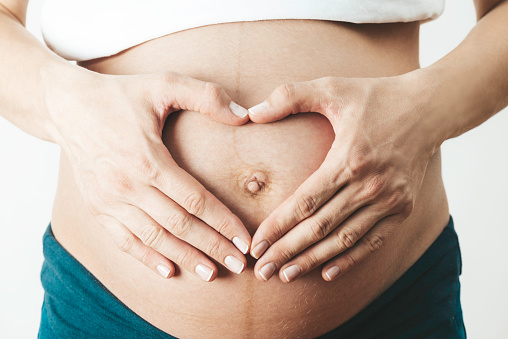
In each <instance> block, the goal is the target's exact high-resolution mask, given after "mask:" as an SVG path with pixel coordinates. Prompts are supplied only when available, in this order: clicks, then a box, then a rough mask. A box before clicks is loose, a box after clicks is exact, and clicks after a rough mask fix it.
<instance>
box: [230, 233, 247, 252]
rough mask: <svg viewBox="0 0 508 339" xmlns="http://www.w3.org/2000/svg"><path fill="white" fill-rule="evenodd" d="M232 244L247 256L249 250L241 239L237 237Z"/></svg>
mask: <svg viewBox="0 0 508 339" xmlns="http://www.w3.org/2000/svg"><path fill="white" fill-rule="evenodd" d="M233 244H234V245H235V246H236V248H238V249H239V250H240V251H241V252H242V253H243V254H247V251H248V250H249V246H248V245H247V244H246V243H245V241H243V240H242V239H240V238H238V237H234V238H233Z"/></svg>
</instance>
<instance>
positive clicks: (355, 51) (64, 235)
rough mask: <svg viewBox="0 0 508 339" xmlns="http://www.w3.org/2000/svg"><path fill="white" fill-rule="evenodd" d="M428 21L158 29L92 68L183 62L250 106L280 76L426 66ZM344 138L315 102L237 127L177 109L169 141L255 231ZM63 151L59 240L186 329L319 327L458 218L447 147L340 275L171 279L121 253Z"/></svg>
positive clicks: (206, 333)
mask: <svg viewBox="0 0 508 339" xmlns="http://www.w3.org/2000/svg"><path fill="white" fill-rule="evenodd" d="M417 32H418V26H417V24H397V25H377V26H375V25H374V26H358V25H343V24H337V23H331V22H323V21H314V20H304V21H301V20H284V21H279V20H273V21H260V22H248V23H231V24H220V25H213V26H206V27H200V28H197V29H191V30H187V31H183V32H179V33H175V34H171V35H168V36H165V37H163V38H159V39H156V40H152V41H150V42H147V43H145V44H142V45H140V46H137V47H134V48H132V49H130V50H128V51H126V52H123V53H121V54H119V55H117V56H114V57H110V58H105V59H101V60H95V61H92V62H88V63H85V64H83V66H85V67H87V68H90V69H92V70H95V71H97V72H103V73H110V74H134V73H146V72H157V71H167V70H171V71H176V72H179V73H183V74H186V75H189V76H193V77H195V78H198V79H201V80H207V81H213V82H217V83H219V84H221V85H222V86H223V87H224V88H225V89H226V91H227V92H228V94H229V95H230V96H231V97H232V99H233V100H235V101H236V102H238V103H239V104H241V105H243V106H245V107H250V106H252V105H254V104H256V103H259V102H260V101H262V100H264V99H265V97H266V96H267V95H268V94H269V93H270V92H271V91H272V90H273V89H274V88H275V87H276V86H277V85H279V84H282V83H284V82H288V81H304V80H310V79H315V78H319V77H322V76H328V75H334V76H356V77H363V76H388V75H395V74H400V73H404V72H407V71H410V70H412V69H414V68H416V67H418V48H417V41H418V34H417ZM333 139H334V134H333V130H332V128H331V125H330V124H329V122H328V121H327V120H326V119H325V118H324V117H323V116H321V115H319V114H316V113H305V114H299V115H294V116H291V117H288V118H286V119H284V120H281V121H278V122H274V123H269V124H254V123H252V122H249V123H247V124H246V125H243V126H237V127H233V126H227V125H223V124H220V123H217V122H215V121H213V120H211V119H210V118H208V117H206V116H203V115H201V114H199V113H197V112H192V111H181V112H178V113H174V114H172V115H171V116H170V117H169V118H168V120H167V122H166V125H165V128H164V131H163V141H164V143H165V144H166V146H167V147H168V149H169V151H170V153H171V154H172V156H173V157H174V159H175V160H176V162H177V163H178V164H179V165H180V166H181V167H182V168H183V169H185V170H186V171H188V172H189V173H190V174H192V175H193V176H194V177H195V178H197V179H198V180H199V181H200V182H201V183H202V184H203V185H204V186H205V187H206V188H207V189H208V190H210V191H211V192H212V193H213V194H214V195H215V196H217V197H218V198H219V199H220V200H221V201H222V202H223V203H224V204H225V205H226V206H228V207H229V208H230V209H231V211H232V212H233V213H235V214H237V215H238V216H239V217H240V219H241V220H242V221H243V222H244V224H245V226H246V227H247V228H248V230H249V232H250V233H251V235H252V234H254V232H255V231H256V229H257V227H258V225H259V224H260V223H261V221H262V220H263V219H265V218H266V217H267V216H268V215H269V214H270V213H271V212H272V211H273V210H274V209H275V208H276V207H277V206H278V205H279V204H280V203H282V202H283V201H284V200H285V199H286V198H287V197H288V196H289V195H291V194H292V193H293V192H294V191H295V190H296V188H297V187H298V186H299V185H300V184H301V183H302V182H303V181H304V180H305V179H306V178H307V177H309V175H311V174H312V172H314V171H315V170H316V169H317V168H318V167H319V165H320V164H321V163H322V161H323V159H324V158H325V156H326V153H327V152H328V150H329V148H330V146H331V143H332V141H333ZM82 206H83V204H82V201H81V198H80V196H79V192H78V190H77V188H76V185H75V183H74V180H73V177H72V172H71V168H70V165H69V163H68V161H67V159H66V157H65V155H64V154H63V155H62V160H61V171H60V181H59V186H58V190H57V198H56V200H55V205H54V212H53V218H52V226H53V232H54V234H55V237H56V238H57V239H58V240H59V241H60V242H61V243H62V245H63V246H64V247H65V248H66V249H67V250H68V251H69V252H71V253H72V254H73V255H74V256H75V257H76V258H77V259H78V260H79V261H80V262H81V263H82V264H83V265H84V266H85V267H86V268H87V269H89V270H90V271H91V272H92V273H93V274H94V275H95V276H96V277H97V278H98V279H99V280H100V281H101V282H102V283H103V284H104V285H105V286H106V287H107V288H108V289H109V290H110V291H111V292H112V293H113V294H114V295H115V296H117V297H118V298H119V299H120V300H121V301H123V302H124V303H125V304H126V305H127V306H128V307H130V308H131V309H132V310H134V311H135V312H136V313H137V314H139V315H140V316H141V317H143V318H144V319H146V320H147V321H148V322H150V323H152V324H153V325H154V326H156V327H158V328H160V329H162V330H163V331H166V332H168V333H169V334H172V335H174V336H177V337H183V338H188V337H192V338H241V337H249V338H255V337H257V338H268V337H273V338H285V337H288V338H291V337H301V338H306V337H315V336H318V335H321V334H323V333H326V332H328V331H330V330H332V329H333V328H335V327H337V326H338V325H340V324H342V323H343V322H345V321H346V320H348V319H349V318H351V317H352V316H353V315H354V314H356V313H357V312H359V311H360V310H361V309H362V308H364V307H365V306H366V305H368V303H370V302H371V301H372V300H373V299H374V298H375V297H376V296H378V295H380V294H381V293H382V292H383V291H384V290H385V289H386V288H388V287H389V286H390V285H391V284H392V283H393V282H394V281H395V280H396V279H397V278H398V277H400V275H401V274H402V273H403V272H404V271H405V270H406V269H407V268H409V266H410V265H411V264H412V263H414V262H415V261H416V259H417V258H418V257H419V256H420V255H421V254H422V253H423V252H424V251H425V249H426V248H427V247H428V246H429V245H430V243H431V242H432V241H433V240H434V239H435V238H436V237H437V235H438V234H439V233H440V231H441V229H442V228H443V227H444V226H445V225H446V223H447V221H448V210H447V205H446V198H445V195H444V190H443V187H442V182H441V177H440V164H439V154H436V155H435V156H434V158H433V159H432V160H431V162H430V163H429V167H428V169H427V174H426V177H425V179H424V183H423V187H422V191H421V193H420V195H419V200H418V201H417V203H416V205H415V208H414V212H413V214H412V215H411V217H410V218H408V219H407V220H406V221H405V222H404V225H403V227H401V228H400V229H401V231H400V232H397V234H396V235H394V236H393V237H392V238H391V239H389V240H387V241H386V243H385V245H384V247H383V248H382V249H381V250H379V251H378V252H377V253H376V254H375V255H372V256H371V257H370V258H369V259H367V260H366V261H364V262H363V263H361V264H360V265H358V267H357V268H356V269H354V270H353V271H351V272H349V273H348V274H346V275H344V276H343V277H341V278H340V279H337V280H336V281H334V282H325V281H324V280H323V279H322V278H321V273H320V270H319V269H317V270H314V271H313V272H311V273H309V274H307V275H306V276H304V277H302V278H300V279H297V280H296V281H295V282H293V283H291V284H285V283H282V282H281V281H280V280H279V279H278V278H277V277H275V278H272V279H271V280H270V281H268V282H261V281H259V280H257V279H256V278H255V277H254V274H253V271H252V269H253V267H254V264H255V260H254V259H253V258H251V257H250V256H247V257H248V266H247V268H246V270H245V272H243V273H242V274H241V275H235V274H233V273H231V272H229V271H228V270H226V269H225V268H223V267H222V266H221V265H220V264H219V263H217V267H218V268H219V274H218V277H217V279H216V280H215V281H213V282H211V283H205V282H203V281H201V280H199V279H197V278H196V277H195V276H194V275H193V274H191V273H188V272H186V271H185V270H179V269H177V274H176V275H175V277H173V278H171V279H169V280H164V279H161V278H160V277H158V276H156V275H155V274H154V273H153V272H151V271H149V270H148V269H146V268H145V267H144V266H143V265H141V264H140V263H138V262H136V261H135V260H134V259H132V258H131V257H129V256H128V255H126V254H125V253H122V252H121V251H119V250H118V249H117V248H116V246H115V245H114V244H113V242H112V241H111V240H110V239H109V238H108V237H107V236H106V235H105V234H106V232H105V231H104V230H102V229H101V227H100V226H98V225H97V224H96V223H95V222H94V220H93V219H92V218H91V217H90V216H89V215H88V212H87V211H86V210H84V208H83V207H82Z"/></svg>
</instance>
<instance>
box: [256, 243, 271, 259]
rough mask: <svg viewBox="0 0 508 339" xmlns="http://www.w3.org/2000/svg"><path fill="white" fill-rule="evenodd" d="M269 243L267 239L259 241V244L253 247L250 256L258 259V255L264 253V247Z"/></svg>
mask: <svg viewBox="0 0 508 339" xmlns="http://www.w3.org/2000/svg"><path fill="white" fill-rule="evenodd" d="M269 245H270V244H269V243H268V241H266V240H263V241H261V242H260V243H259V244H257V245H256V247H254V248H253V249H252V256H253V257H254V258H256V259H259V257H260V256H261V255H262V254H263V253H265V251H266V249H267V248H268V246H269Z"/></svg>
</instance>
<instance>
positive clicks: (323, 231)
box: [308, 218, 332, 242]
mask: <svg viewBox="0 0 508 339" xmlns="http://www.w3.org/2000/svg"><path fill="white" fill-rule="evenodd" d="M331 225H332V223H331V221H330V219H328V218H319V219H317V218H316V219H315V220H314V222H311V223H310V225H309V233H308V234H309V240H310V241H312V242H315V241H318V240H321V239H323V238H324V237H325V236H326V235H327V234H328V230H329V229H330V227H331Z"/></svg>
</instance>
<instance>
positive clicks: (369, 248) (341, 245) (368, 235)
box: [249, 76, 444, 282]
mask: <svg viewBox="0 0 508 339" xmlns="http://www.w3.org/2000/svg"><path fill="white" fill-rule="evenodd" d="M414 81H415V79H414V78H411V77H408V76H397V77H388V78H371V79H368V78H339V77H324V78H319V79H316V80H312V81H308V82H299V83H291V84H284V85H281V86H279V87H277V88H276V89H275V90H274V91H273V92H272V93H271V95H270V96H269V97H268V99H267V100H266V101H264V102H262V103H261V104H259V105H256V106H254V107H252V108H250V109H249V117H250V119H251V120H252V121H254V122H256V123H268V122H272V121H276V120H280V119H283V118H284V117H286V116H288V115H289V114H297V113H299V112H317V113H320V114H323V115H324V116H325V117H326V118H328V120H329V121H330V123H331V124H332V126H333V129H334V132H335V140H334V142H333V144H332V147H331V149H330V150H329V152H328V154H327V156H326V158H325V160H324V162H323V163H322V164H321V166H320V167H319V169H318V170H317V171H316V172H314V173H313V174H312V175H311V176H310V177H309V178H308V179H307V180H306V181H305V182H304V183H302V185H301V186H300V187H299V188H298V189H297V190H296V191H295V193H294V194H292V195H291V196H290V197H289V198H288V199H287V200H286V201H284V202H283V203H282V204H281V205H280V206H279V207H278V208H276V209H275V210H274V211H273V212H272V213H271V214H270V215H269V216H268V218H266V219H265V220H264V221H263V222H262V223H261V225H260V226H259V228H258V230H257V231H256V233H255V234H254V236H253V238H252V246H251V255H252V256H253V257H255V258H258V259H259V260H258V262H257V263H256V266H255V268H254V272H255V275H256V277H257V278H258V279H259V280H261V281H266V280H268V279H270V277H271V276H272V275H273V273H274V272H275V271H276V270H277V269H279V277H280V279H281V280H282V281H283V282H291V281H294V280H295V279H296V278H297V277H301V276H303V275H305V274H306V273H307V272H309V271H311V270H313V269H314V268H316V267H317V266H319V265H321V264H323V263H326V264H325V265H324V266H323V269H322V277H323V279H325V280H327V281H332V280H334V279H336V278H337V277H338V276H340V275H342V274H344V273H345V272H347V271H348V270H350V269H351V268H352V267H354V266H355V265H356V264H357V263H359V262H360V261H361V260H363V259H364V258H366V257H367V256H368V255H370V254H371V253H373V252H375V251H376V250H378V249H379V248H380V247H381V246H382V245H383V242H384V241H385V239H386V238H387V237H388V236H389V235H390V233H392V232H394V231H395V230H396V229H397V226H399V225H400V224H401V223H402V221H403V220H404V219H406V218H407V217H408V216H409V215H410V214H411V212H412V209H413V205H414V202H415V200H416V197H417V195H418V193H419V190H420V187H421V184H422V181H423V177H424V175H425V171H426V167H427V164H428V161H429V159H430V157H431V156H432V155H433V154H434V153H435V151H436V150H437V149H438V147H439V146H440V144H441V142H442V141H444V138H441V136H440V135H439V132H438V129H436V128H435V124H434V125H433V124H432V121H431V119H429V118H428V115H427V114H426V111H425V109H424V107H422V106H421V105H416V103H418V102H421V101H420V100H418V98H417V97H416V94H414V95H413V93H412V92H411V88H415V86H414Z"/></svg>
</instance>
